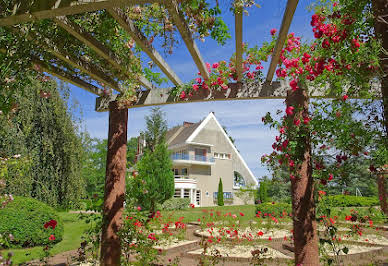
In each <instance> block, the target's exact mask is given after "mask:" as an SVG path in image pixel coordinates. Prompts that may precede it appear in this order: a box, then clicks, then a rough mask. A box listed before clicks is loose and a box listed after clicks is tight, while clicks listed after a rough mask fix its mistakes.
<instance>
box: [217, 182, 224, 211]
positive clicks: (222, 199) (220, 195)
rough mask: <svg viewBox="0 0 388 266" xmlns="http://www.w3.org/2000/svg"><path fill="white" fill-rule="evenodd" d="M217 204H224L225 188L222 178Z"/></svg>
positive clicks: (219, 184)
mask: <svg viewBox="0 0 388 266" xmlns="http://www.w3.org/2000/svg"><path fill="white" fill-rule="evenodd" d="M217 205H218V206H224V190H223V188H222V179H221V178H220V181H219V183H218V193H217Z"/></svg>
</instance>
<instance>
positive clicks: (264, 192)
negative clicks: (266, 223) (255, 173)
mask: <svg viewBox="0 0 388 266" xmlns="http://www.w3.org/2000/svg"><path fill="white" fill-rule="evenodd" d="M259 200H260V202H261V203H265V202H268V189H267V182H266V181H262V182H260V186H259Z"/></svg>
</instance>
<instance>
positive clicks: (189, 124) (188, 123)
mask: <svg viewBox="0 0 388 266" xmlns="http://www.w3.org/2000/svg"><path fill="white" fill-rule="evenodd" d="M191 125H194V123H192V122H187V121H184V122H183V126H184V127H189V126H191Z"/></svg>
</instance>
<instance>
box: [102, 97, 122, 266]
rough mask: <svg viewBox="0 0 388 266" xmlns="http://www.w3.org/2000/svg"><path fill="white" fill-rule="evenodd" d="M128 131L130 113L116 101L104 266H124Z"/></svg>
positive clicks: (109, 155) (108, 166)
mask: <svg viewBox="0 0 388 266" xmlns="http://www.w3.org/2000/svg"><path fill="white" fill-rule="evenodd" d="M127 128H128V109H120V108H119V104H118V103H117V102H116V101H114V102H111V103H110V105H109V133H108V152H107V159H106V177H105V193H104V205H103V213H102V215H103V219H102V221H103V225H102V234H101V258H100V262H101V265H104V266H108V265H109V266H110V265H120V258H121V241H120V237H119V236H118V231H119V230H120V227H121V226H122V224H123V211H124V200H125V174H126V170H127V167H126V166H127V156H126V154H127Z"/></svg>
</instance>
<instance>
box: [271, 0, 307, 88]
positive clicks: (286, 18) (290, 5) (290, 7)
mask: <svg viewBox="0 0 388 266" xmlns="http://www.w3.org/2000/svg"><path fill="white" fill-rule="evenodd" d="M298 2H299V0H288V1H287V6H286V10H285V11H284V15H283V20H282V25H281V26H280V30H279V37H278V39H277V42H276V45H275V49H274V51H273V53H272V59H271V64H270V65H269V69H268V73H267V78H266V80H267V81H268V82H271V81H272V79H273V75H274V74H275V70H276V66H277V64H278V63H279V58H280V52H281V51H282V49H283V46H284V42H285V41H286V38H287V34H288V30H289V29H290V25H291V22H292V18H293V16H294V13H295V10H296V7H297V5H298Z"/></svg>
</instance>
